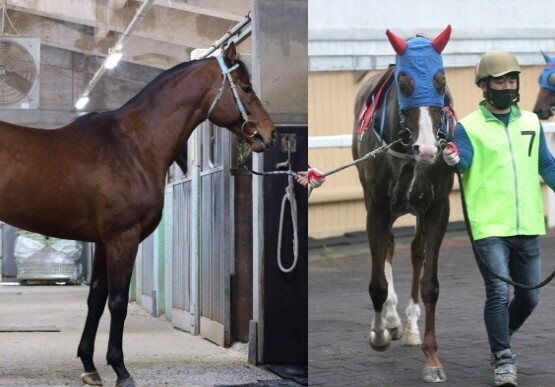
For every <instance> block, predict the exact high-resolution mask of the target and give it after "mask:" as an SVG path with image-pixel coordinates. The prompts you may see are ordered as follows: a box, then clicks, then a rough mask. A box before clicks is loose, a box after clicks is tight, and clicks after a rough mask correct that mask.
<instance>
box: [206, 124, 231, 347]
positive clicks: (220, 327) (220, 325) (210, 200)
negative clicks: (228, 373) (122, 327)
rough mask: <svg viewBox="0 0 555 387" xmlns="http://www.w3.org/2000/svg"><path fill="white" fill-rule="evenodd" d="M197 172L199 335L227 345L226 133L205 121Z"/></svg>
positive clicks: (228, 215) (228, 218)
mask: <svg viewBox="0 0 555 387" xmlns="http://www.w3.org/2000/svg"><path fill="white" fill-rule="evenodd" d="M201 140H202V168H201V173H200V191H201V202H200V207H201V208H200V213H201V217H200V230H201V243H200V270H201V278H200V335H201V336H203V337H205V338H206V339H208V340H210V341H213V342H215V343H216V344H218V345H222V346H227V345H229V344H230V264H231V261H232V254H233V228H232V227H231V225H232V224H233V222H232V220H233V219H232V216H233V211H232V208H233V206H232V205H231V192H232V190H231V187H230V185H231V179H230V174H229V166H230V163H229V160H230V142H231V135H230V133H229V132H228V131H227V130H225V129H222V128H218V127H215V126H213V125H212V124H208V123H206V127H205V128H204V129H203V130H202V139H201Z"/></svg>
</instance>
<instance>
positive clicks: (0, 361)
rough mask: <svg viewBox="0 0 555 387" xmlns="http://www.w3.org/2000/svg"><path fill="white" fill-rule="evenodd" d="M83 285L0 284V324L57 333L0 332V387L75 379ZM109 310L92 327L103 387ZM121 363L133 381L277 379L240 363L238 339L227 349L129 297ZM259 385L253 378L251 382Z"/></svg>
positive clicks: (243, 350)
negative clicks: (183, 329) (154, 314)
mask: <svg viewBox="0 0 555 387" xmlns="http://www.w3.org/2000/svg"><path fill="white" fill-rule="evenodd" d="M87 293H88V287H87V286H55V285H54V286H17V285H6V284H2V285H1V286H0V310H1V313H0V327H1V328H3V330H5V329H4V328H6V327H15V328H21V327H48V326H54V327H57V328H59V329H60V332H0V386H1V387H19V386H33V387H38V386H41V387H42V386H81V385H82V383H81V380H80V374H81V372H82V365H81V361H80V360H79V359H78V358H77V357H76V354H77V346H78V344H79V340H80V337H81V333H82V329H83V325H84V322H85V317H86V312H87V307H86V299H87ZM108 330H109V313H108V311H107V310H106V311H105V314H104V315H103V317H102V320H101V325H100V328H99V332H98V336H97V341H96V352H95V362H96V366H97V368H98V371H99V373H100V375H101V377H102V378H103V381H104V385H105V386H113V385H114V384H115V379H116V375H115V373H114V372H113V371H112V369H111V367H109V366H107V365H106V360H105V355H106V348H107V343H108ZM123 348H124V354H125V361H126V366H127V368H128V370H129V372H130V373H131V375H132V376H133V378H134V379H135V382H136V383H137V386H141V387H147V386H148V387H150V386H186V387H193V386H214V385H237V384H250V383H259V381H275V380H276V379H277V380H279V377H277V376H276V375H275V374H273V373H270V372H268V371H266V370H264V369H262V368H260V367H255V366H252V365H250V364H248V362H247V347H246V345H245V344H240V345H235V346H233V347H231V348H229V349H225V348H222V347H219V346H217V345H215V344H213V343H211V342H209V341H207V340H204V339H202V338H200V337H198V336H192V335H190V334H188V333H185V332H181V331H178V330H175V329H173V328H172V326H171V324H170V323H169V322H168V321H166V320H165V319H164V318H163V317H162V318H154V317H152V316H150V315H149V314H148V313H146V312H144V311H143V310H142V309H141V307H139V306H138V305H136V304H130V305H129V313H128V317H127V320H126V326H125V334H124V343H123ZM253 385H259V384H253Z"/></svg>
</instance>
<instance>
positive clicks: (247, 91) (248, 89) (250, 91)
mask: <svg viewBox="0 0 555 387" xmlns="http://www.w3.org/2000/svg"><path fill="white" fill-rule="evenodd" d="M241 88H242V89H243V91H244V92H245V93H252V86H251V85H245V86H243V87H241Z"/></svg>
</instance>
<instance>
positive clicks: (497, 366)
mask: <svg viewBox="0 0 555 387" xmlns="http://www.w3.org/2000/svg"><path fill="white" fill-rule="evenodd" d="M491 365H492V367H493V372H494V383H495V386H496V387H501V386H503V387H517V386H518V384H517V378H516V361H515V356H514V355H513V353H512V352H511V350H510V349H504V350H502V351H499V352H496V353H493V354H492V355H491Z"/></svg>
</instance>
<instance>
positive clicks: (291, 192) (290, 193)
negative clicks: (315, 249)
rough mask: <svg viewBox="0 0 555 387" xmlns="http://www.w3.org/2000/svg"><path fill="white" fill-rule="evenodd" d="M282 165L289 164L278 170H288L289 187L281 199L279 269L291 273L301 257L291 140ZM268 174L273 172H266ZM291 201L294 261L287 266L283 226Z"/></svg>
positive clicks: (278, 247) (278, 248) (278, 249)
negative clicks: (283, 252)
mask: <svg viewBox="0 0 555 387" xmlns="http://www.w3.org/2000/svg"><path fill="white" fill-rule="evenodd" d="M281 164H282V165H284V164H287V168H288V170H287V171H277V172H287V174H288V176H287V187H286V188H285V195H283V199H282V200H281V209H280V212H279V229H278V244H277V264H278V267H279V270H281V271H282V272H283V273H290V272H292V271H293V270H295V268H296V267H297V262H298V258H299V233H298V225H297V199H296V198H295V182H294V179H293V177H295V176H298V175H297V174H296V173H295V172H293V171H292V170H291V142H290V141H289V140H288V141H287V161H286V162H284V163H281ZM265 173H266V174H271V172H265ZM287 201H289V208H290V209H291V223H292V224H293V263H291V266H290V267H288V268H286V267H285V266H283V262H282V261H281V241H282V239H283V226H284V221H283V220H284V218H285V206H286V205H287Z"/></svg>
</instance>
